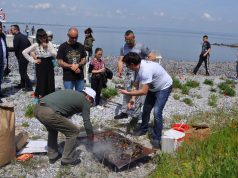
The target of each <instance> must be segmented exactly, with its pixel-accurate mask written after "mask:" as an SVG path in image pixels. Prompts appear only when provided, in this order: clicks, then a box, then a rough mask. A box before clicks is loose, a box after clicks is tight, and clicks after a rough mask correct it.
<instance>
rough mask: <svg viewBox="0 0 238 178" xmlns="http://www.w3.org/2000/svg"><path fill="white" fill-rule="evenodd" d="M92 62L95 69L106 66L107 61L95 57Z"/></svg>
mask: <svg viewBox="0 0 238 178" xmlns="http://www.w3.org/2000/svg"><path fill="white" fill-rule="evenodd" d="M90 64H91V65H92V66H93V70H100V69H103V68H105V61H104V60H103V59H99V60H98V59H96V58H93V59H92V60H91V62H90Z"/></svg>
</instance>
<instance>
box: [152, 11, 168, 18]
mask: <svg viewBox="0 0 238 178" xmlns="http://www.w3.org/2000/svg"><path fill="white" fill-rule="evenodd" d="M153 15H155V16H160V17H163V16H164V15H165V13H164V12H160V13H159V12H157V11H156V12H153Z"/></svg>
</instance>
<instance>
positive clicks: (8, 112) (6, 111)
mask: <svg viewBox="0 0 238 178" xmlns="http://www.w3.org/2000/svg"><path fill="white" fill-rule="evenodd" d="M15 155H16V146H15V114H14V107H9V106H0V167H1V166H3V165H5V164H7V163H9V162H11V160H13V159H14V158H15Z"/></svg>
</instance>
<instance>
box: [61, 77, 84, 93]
mask: <svg viewBox="0 0 238 178" xmlns="http://www.w3.org/2000/svg"><path fill="white" fill-rule="evenodd" d="M64 88H65V89H72V90H73V89H74V88H75V90H76V91H79V92H80V91H82V90H83V88H84V80H75V81H65V80H64Z"/></svg>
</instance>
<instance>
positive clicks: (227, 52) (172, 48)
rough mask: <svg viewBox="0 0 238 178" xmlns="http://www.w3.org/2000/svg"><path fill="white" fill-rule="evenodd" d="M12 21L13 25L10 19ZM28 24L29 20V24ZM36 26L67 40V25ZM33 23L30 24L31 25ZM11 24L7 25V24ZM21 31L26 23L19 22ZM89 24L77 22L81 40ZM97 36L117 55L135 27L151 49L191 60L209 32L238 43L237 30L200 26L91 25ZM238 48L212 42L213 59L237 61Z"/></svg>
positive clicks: (107, 50)
mask: <svg viewBox="0 0 238 178" xmlns="http://www.w3.org/2000/svg"><path fill="white" fill-rule="evenodd" d="M9 25H11V24H10V23H9ZM28 25H29V24H28ZM32 25H34V26H35V29H38V28H44V29H45V30H50V31H52V32H53V33H54V39H53V40H54V42H55V43H57V44H61V43H63V42H65V41H66V40H67V38H68V37H67V32H68V29H69V27H70V26H68V25H53V24H47V25H40V24H38V25H37V24H32ZM32 25H29V26H30V28H31V26H32ZM7 26H8V25H7ZM20 27H21V31H23V30H24V28H25V24H24V23H20ZM86 28H87V27H86V26H78V29H79V38H78V41H79V42H81V43H83V41H84V37H85V36H84V29H86ZM91 28H92V29H93V36H94V38H95V42H94V46H93V49H94V50H95V48H97V47H100V48H102V49H103V50H104V56H109V55H110V56H118V55H119V54H120V48H121V47H122V45H123V44H124V33H125V31H126V30H129V29H131V30H133V31H134V33H135V36H136V41H137V42H141V43H144V44H145V45H146V46H148V47H149V48H150V49H151V50H153V51H156V52H158V53H159V55H161V56H162V58H163V59H173V60H192V61H196V60H198V58H199V54H200V52H201V46H202V36H203V35H205V34H206V35H208V37H209V42H210V43H211V44H213V43H223V44H238V34H231V33H221V32H200V31H198V30H194V31H186V30H181V29H171V28H161V27H160V28H159V27H110V26H109V27H106V26H104V27H99V26H95V27H94V26H91ZM237 53H238V48H230V47H220V46H214V45H212V51H211V56H210V60H211V61H214V62H216V61H235V59H236V58H237Z"/></svg>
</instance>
